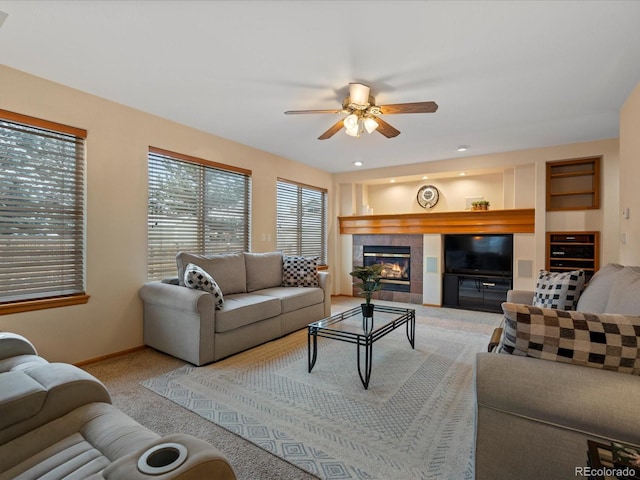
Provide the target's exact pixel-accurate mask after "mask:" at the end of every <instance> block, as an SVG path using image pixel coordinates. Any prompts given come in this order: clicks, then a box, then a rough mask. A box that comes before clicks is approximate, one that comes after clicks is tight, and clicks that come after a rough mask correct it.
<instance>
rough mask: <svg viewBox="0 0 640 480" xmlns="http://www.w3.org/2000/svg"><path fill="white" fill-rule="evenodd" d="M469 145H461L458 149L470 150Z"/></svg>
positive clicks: (460, 150)
mask: <svg viewBox="0 0 640 480" xmlns="http://www.w3.org/2000/svg"><path fill="white" fill-rule="evenodd" d="M469 148H470V147H469V145H460V146H459V147H458V148H457V149H456V150H458V151H459V152H466V151H467V150H469Z"/></svg>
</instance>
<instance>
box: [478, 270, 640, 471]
mask: <svg viewBox="0 0 640 480" xmlns="http://www.w3.org/2000/svg"><path fill="white" fill-rule="evenodd" d="M532 299H533V292H523V291H513V292H509V296H508V298H507V300H508V301H507V302H506V303H504V304H503V310H504V313H505V324H504V332H503V334H502V338H501V341H500V345H499V346H498V350H499V351H501V352H502V353H506V352H511V353H512V354H500V353H486V352H483V353H479V354H478V356H477V365H476V373H475V384H476V400H477V414H476V449H475V471H476V480H494V479H497V478H518V479H520V480H527V479H531V480H533V479H540V478H544V479H549V480H554V479H557V480H566V479H567V478H576V477H580V475H578V474H577V473H576V472H577V471H576V468H578V467H585V466H587V440H595V441H597V442H600V443H605V444H608V443H610V442H611V441H612V440H617V441H621V442H624V443H629V444H632V445H640V415H638V405H640V376H639V375H640V316H639V315H640V268H638V267H623V266H621V265H615V264H609V265H606V266H605V267H603V268H602V269H601V270H600V271H598V272H597V273H596V275H594V277H593V278H592V279H591V281H590V283H589V285H588V286H587V287H586V289H585V290H584V292H583V293H582V295H581V296H580V298H579V300H578V304H577V311H560V310H554V309H547V308H538V307H533V306H531V302H532ZM560 332H562V333H560ZM585 478H586V477H585Z"/></svg>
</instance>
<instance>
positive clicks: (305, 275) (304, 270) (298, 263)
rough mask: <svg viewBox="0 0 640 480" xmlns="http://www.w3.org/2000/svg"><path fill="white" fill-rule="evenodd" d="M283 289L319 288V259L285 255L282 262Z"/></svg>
mask: <svg viewBox="0 0 640 480" xmlns="http://www.w3.org/2000/svg"><path fill="white" fill-rule="evenodd" d="M282 286H283V287H317V286H319V283H318V257H300V256H290V255H285V256H284V259H283V262H282Z"/></svg>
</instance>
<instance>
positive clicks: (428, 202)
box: [418, 185, 440, 208]
mask: <svg viewBox="0 0 640 480" xmlns="http://www.w3.org/2000/svg"><path fill="white" fill-rule="evenodd" d="M439 198H440V192H438V189H437V188H436V187H434V186H433V185H423V186H422V187H420V189H419V190H418V204H419V205H420V206H421V207H422V208H433V207H435V206H436V203H438V199H439Z"/></svg>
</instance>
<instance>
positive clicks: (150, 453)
mask: <svg viewBox="0 0 640 480" xmlns="http://www.w3.org/2000/svg"><path fill="white" fill-rule="evenodd" d="M186 459H187V448H186V447H185V446H184V445H181V444H179V443H161V444H159V445H156V446H155V447H152V448H150V449H149V450H146V451H145V452H144V453H143V454H142V455H140V458H139V459H138V470H140V471H141V472H142V473H144V474H147V475H162V474H163V473H168V472H171V471H173V470H175V469H176V468H178V467H179V466H180V465H182V464H183V463H184V462H185V460H186Z"/></svg>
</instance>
